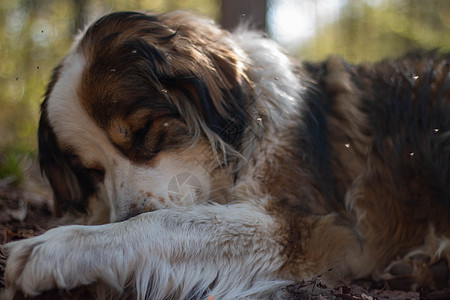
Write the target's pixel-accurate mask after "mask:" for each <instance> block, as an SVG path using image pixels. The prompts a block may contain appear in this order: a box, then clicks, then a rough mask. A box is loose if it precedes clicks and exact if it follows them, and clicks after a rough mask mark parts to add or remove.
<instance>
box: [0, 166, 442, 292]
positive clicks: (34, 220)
mask: <svg viewBox="0 0 450 300" xmlns="http://www.w3.org/2000/svg"><path fill="white" fill-rule="evenodd" d="M56 221H57V220H56V219H55V218H54V217H53V215H52V208H51V192H50V190H49V187H48V185H47V184H46V183H45V182H44V181H43V180H42V177H41V175H40V173H39V170H38V168H37V167H36V166H35V165H31V166H29V168H28V169H27V170H26V173H25V176H24V180H23V182H22V183H21V184H20V185H19V186H16V185H13V184H10V183H8V180H0V244H1V245H3V244H5V243H8V242H11V241H15V240H20V239H24V238H30V237H33V236H36V235H39V234H41V233H43V232H44V231H45V230H47V229H49V228H51V227H52V226H54V224H55V222H56ZM1 245H0V247H1V248H0V291H1V290H2V289H3V288H4V280H3V273H4V268H5V260H6V255H7V254H6V253H5V251H4V250H3V247H2V246H1ZM0 293H1V292H0ZM277 297H278V298H280V299H299V300H315V299H344V300H359V299H361V300H369V299H380V300H393V299H398V300H406V299H410V300H413V299H417V300H418V299H424V300H444V299H450V289H449V288H446V289H442V290H437V291H432V290H421V291H398V290H390V289H388V288H386V286H385V285H384V284H383V283H382V282H373V281H370V280H361V281H358V282H353V283H342V284H340V285H338V286H337V287H334V288H328V287H326V286H324V285H323V284H321V283H320V280H315V281H310V282H299V283H296V284H293V285H291V286H288V287H287V288H285V289H283V290H280V291H279V292H278V293H277ZM0 298H1V296H0ZM90 298H93V297H92V295H91V294H90V293H89V289H88V288H86V287H81V288H78V289H75V290H73V291H70V292H62V291H58V290H52V291H48V292H46V293H44V294H43V295H40V296H37V297H34V298H30V297H25V296H24V295H22V294H18V295H16V297H15V298H14V299H40V300H43V299H45V300H48V299H90ZM215 300H219V299H215Z"/></svg>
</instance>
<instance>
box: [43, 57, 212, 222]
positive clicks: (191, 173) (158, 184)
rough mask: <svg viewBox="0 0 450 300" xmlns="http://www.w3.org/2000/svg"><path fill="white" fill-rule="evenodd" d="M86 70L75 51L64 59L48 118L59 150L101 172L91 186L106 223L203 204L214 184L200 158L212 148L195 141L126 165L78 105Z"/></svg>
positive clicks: (86, 166) (84, 165)
mask: <svg viewBox="0 0 450 300" xmlns="http://www.w3.org/2000/svg"><path fill="white" fill-rule="evenodd" d="M85 65H86V60H85V58H84V57H83V55H82V54H81V53H80V52H72V53H71V54H69V55H68V56H67V57H66V58H65V60H64V61H63V63H62V67H61V69H60V77H59V79H58V81H57V82H56V84H55V86H54V87H53V90H52V92H51V94H50V96H49V98H48V104H47V105H48V106H47V109H48V119H49V123H50V125H51V126H52V128H54V130H55V135H56V136H57V137H58V143H59V145H60V147H61V149H63V151H64V150H67V149H70V151H71V152H72V153H73V154H75V155H76V156H77V157H78V160H79V162H80V163H81V164H82V166H83V167H84V168H86V169H88V170H89V169H93V170H97V169H100V170H102V172H103V173H104V174H103V175H104V177H103V180H101V181H100V182H97V183H96V184H97V186H96V189H97V192H96V195H95V196H96V197H97V198H99V200H101V201H102V202H103V203H104V204H106V205H107V206H108V208H109V220H108V221H117V220H123V219H126V218H128V217H130V216H132V215H135V214H138V213H140V212H145V211H151V210H154V209H160V208H165V207H171V206H175V205H182V206H185V205H191V204H194V203H199V202H202V201H205V200H206V199H208V198H209V197H210V191H211V187H212V185H213V183H212V179H211V176H210V173H209V172H208V171H209V170H206V169H205V167H204V166H203V165H202V164H201V161H200V160H201V159H208V157H202V156H203V154H204V153H206V152H205V151H210V150H209V148H210V147H211V146H210V145H209V144H208V143H205V142H203V141H200V142H199V143H197V144H196V145H195V146H191V147H187V148H178V149H171V150H169V151H162V152H160V153H159V154H158V155H156V156H155V157H154V158H153V159H152V160H151V161H149V162H146V163H143V164H138V163H136V162H132V161H130V160H129V159H128V158H127V157H126V156H125V155H124V154H123V153H121V152H120V151H119V150H118V149H117V148H116V147H114V145H113V144H112V143H111V141H110V139H109V138H108V136H107V135H106V133H105V131H104V130H102V129H101V128H100V127H99V126H98V125H97V124H96V123H95V122H94V120H93V119H92V117H91V116H89V114H88V113H87V112H86V111H85V109H84V108H83V107H82V105H81V103H80V99H79V92H78V91H79V86H80V84H81V76H82V73H83V70H84V68H85ZM164 126H170V122H168V123H164ZM202 153H203V154H202ZM209 159H210V157H209ZM180 176H181V177H180ZM190 179H191V184H190V183H189V180H190ZM180 180H181V181H186V182H180ZM192 181H193V184H192ZM174 185H175V186H174ZM105 221H106V220H105Z"/></svg>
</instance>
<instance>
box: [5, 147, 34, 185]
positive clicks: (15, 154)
mask: <svg viewBox="0 0 450 300" xmlns="http://www.w3.org/2000/svg"><path fill="white" fill-rule="evenodd" d="M32 159H33V155H32V154H31V153H29V152H27V150H24V149H14V150H7V151H6V153H5V154H2V155H1V156H0V179H1V180H2V181H4V182H7V183H10V184H14V185H17V184H19V183H21V182H22V180H23V177H24V172H25V171H26V169H27V168H28V167H29V166H30V162H31V160H32Z"/></svg>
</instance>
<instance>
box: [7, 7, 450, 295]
mask: <svg viewBox="0 0 450 300" xmlns="http://www.w3.org/2000/svg"><path fill="white" fill-rule="evenodd" d="M449 84H450V77H449V58H448V56H444V55H439V54H436V53H427V54H412V55H408V56H406V57H403V58H401V59H398V60H390V61H384V62H381V63H377V64H373V65H368V64H367V65H360V66H353V65H350V64H347V63H345V62H344V61H343V60H342V59H340V58H338V57H331V58H330V59H329V60H327V61H326V62H323V63H314V64H313V63H303V64H299V63H297V62H295V61H293V60H292V59H291V58H289V57H288V56H287V55H286V54H285V53H284V52H283V51H282V50H280V49H279V48H278V46H277V45H276V44H275V43H274V42H272V41H270V40H269V39H267V38H264V37H262V36H261V35H260V34H258V33H255V32H250V31H247V30H240V31H237V32H235V33H233V34H229V33H227V32H225V31H223V30H221V29H219V28H218V27H217V26H216V25H215V24H213V23H212V22H211V21H209V20H206V19H203V18H200V17H197V16H193V15H191V14H187V13H182V12H175V13H169V14H162V15H145V14H140V13H131V12H123V13H114V14H111V15H107V16H105V17H103V18H101V19H100V20H98V21H97V22H95V23H94V24H92V25H91V26H90V27H89V28H88V29H87V30H86V31H85V32H84V33H83V35H82V36H81V38H79V39H77V42H76V44H75V46H74V47H73V48H72V50H71V51H70V53H69V54H68V55H67V57H66V58H65V59H64V60H63V61H62V62H61V64H60V65H59V67H57V69H56V70H55V73H54V76H53V79H52V81H51V83H50V84H49V88H48V92H47V94H46V98H45V100H44V102H43V105H42V117H41V121H40V128H39V149H40V160H41V166H42V169H43V171H44V173H45V174H46V176H47V177H48V178H49V181H50V183H51V186H52V188H53V190H54V192H55V198H56V199H55V203H56V205H55V209H56V212H57V213H71V212H74V211H75V212H76V213H77V214H80V213H81V214H83V216H84V217H83V218H81V219H80V220H79V221H80V222H82V223H85V224H100V223H107V224H104V225H91V226H84V225H83V226H80V225H72V226H63V227H59V228H56V229H52V230H50V231H48V232H47V233H45V234H43V235H42V236H39V237H36V238H33V239H29V240H25V241H19V242H14V243H11V244H8V245H7V248H8V250H9V257H8V262H7V268H6V273H5V274H6V275H5V278H6V284H7V296H8V297H13V295H14V293H15V292H16V291H18V290H21V291H23V292H24V293H25V294H27V295H37V294H39V293H40V292H42V291H45V290H48V289H51V288H55V287H57V288H60V289H66V290H70V289H72V288H75V287H77V286H80V285H89V284H90V285H92V289H93V290H94V291H95V292H96V293H97V297H98V298H108V297H114V298H117V297H123V298H126V297H136V298H138V299H204V298H206V297H208V295H214V296H215V297H217V299H239V298H267V297H276V291H277V289H279V288H280V287H281V286H283V285H286V284H288V283H289V282H292V281H295V280H307V279H311V278H315V277H316V276H320V277H321V278H323V280H324V281H326V282H327V283H332V282H333V281H334V280H336V279H355V278H360V277H365V276H372V277H373V278H375V279H384V280H386V281H387V282H388V284H392V285H394V284H395V282H398V279H399V278H400V279H405V280H404V282H405V284H406V285H407V288H417V287H420V286H430V287H441V286H445V285H448V274H449V270H448V261H449V259H450V241H449V237H450V208H449V205H450V165H449V164H450V162H449V159H450V88H449ZM186 174H188V175H189V176H187V175H186ZM181 175H182V176H181ZM178 176H181V177H182V178H184V179H179V178H181V177H178ZM174 178H176V179H177V180H185V179H186V178H196V180H197V182H198V184H197V186H196V187H195V191H194V192H193V190H189V189H187V190H183V189H182V188H181V187H180V190H179V191H178V192H177V193H168V189H170V182H172V180H173V179H174ZM168 184H169V187H168ZM188 196H189V197H188ZM186 199H187V200H186ZM214 202H216V203H214ZM116 221H123V222H116ZM444 264H445V266H446V268H444V269H445V270H442V268H441V269H440V270H441V271H439V272H437V271H436V268H434V266H437V265H439V266H442V265H444ZM399 270H400V272H399ZM394 287H395V286H394Z"/></svg>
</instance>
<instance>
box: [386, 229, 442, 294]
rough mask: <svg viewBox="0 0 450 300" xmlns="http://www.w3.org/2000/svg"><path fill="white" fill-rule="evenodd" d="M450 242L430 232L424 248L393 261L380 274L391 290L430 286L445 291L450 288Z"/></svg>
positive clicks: (431, 230) (432, 231)
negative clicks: (444, 289)
mask: <svg viewBox="0 0 450 300" xmlns="http://www.w3.org/2000/svg"><path fill="white" fill-rule="evenodd" d="M449 262H450V239H448V238H446V237H442V236H438V235H436V234H435V232H434V230H433V229H430V232H429V233H428V235H427V237H426V238H425V242H424V244H423V245H422V246H421V247H418V248H417V249H414V250H412V251H410V252H409V253H407V254H406V255H405V256H404V257H403V258H400V259H397V260H395V261H393V262H392V263H391V264H390V265H389V266H388V267H387V268H386V269H385V271H384V272H383V273H382V274H381V279H383V280H385V281H387V282H388V283H389V284H390V285H391V287H392V288H395V289H401V290H411V289H412V290H415V289H417V288H419V287H423V286H428V287H436V288H443V287H445V286H448V285H449V284H450V267H449Z"/></svg>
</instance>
